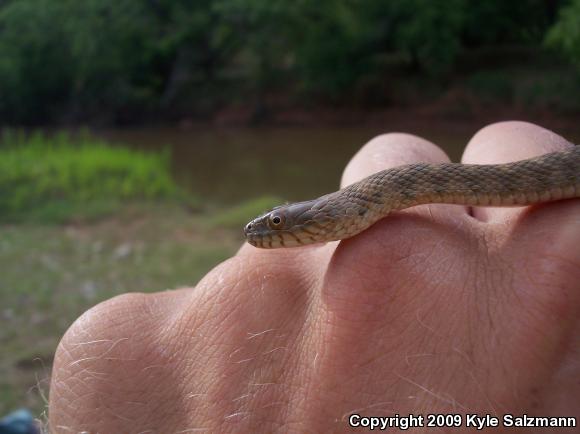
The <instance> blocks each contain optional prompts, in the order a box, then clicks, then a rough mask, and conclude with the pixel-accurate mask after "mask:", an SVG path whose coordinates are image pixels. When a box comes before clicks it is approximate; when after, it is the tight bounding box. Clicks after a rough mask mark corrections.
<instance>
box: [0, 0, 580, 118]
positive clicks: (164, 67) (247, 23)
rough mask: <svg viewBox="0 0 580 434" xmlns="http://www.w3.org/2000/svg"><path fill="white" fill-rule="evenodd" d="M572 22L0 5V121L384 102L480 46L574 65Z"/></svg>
mask: <svg viewBox="0 0 580 434" xmlns="http://www.w3.org/2000/svg"><path fill="white" fill-rule="evenodd" d="M579 17H580V0H556V1H550V2H546V1H544V0H522V1H519V2H506V1H503V0H489V1H485V2H468V1H467V0H450V1H445V2H442V1H428V0H388V1H387V0H359V1H356V2H355V1H342V0H320V1H317V2H309V1H288V0H216V1H212V2H190V1H186V0H156V1H151V2H143V1H140V0H84V1H76V0H4V1H2V2H0V52H2V56H1V58H0V95H2V98H1V99H0V116H1V117H2V118H3V119H4V120H5V121H7V122H11V123H13V124H26V123H28V124H39V123H44V124H46V123H54V122H57V123H71V122H73V123H78V122H84V121H92V122H101V123H110V122H117V123H119V122H137V121H140V120H143V119H146V118H147V117H152V116H159V115H162V116H164V117H165V118H171V117H173V116H181V115H183V114H187V115H201V116H207V115H209V114H211V113H212V112H214V111H215V110H216V109H217V108H219V107H221V106H223V105H224V104H231V103H232V102H234V103H235V101H236V100H237V101H245V102H247V101H250V102H251V103H252V104H253V105H254V106H255V107H256V108H257V109H258V111H259V109H260V107H263V105H264V104H265V102H266V100H267V96H268V95H271V94H272V92H278V93H282V94H284V95H286V94H288V95H289V96H291V98H294V99H296V100H298V101H303V102H305V101H314V102H316V101H318V102H325V101H326V102H328V101H333V102H345V101H352V98H353V96H355V97H356V96H357V95H359V94H360V93H361V92H362V97H359V99H357V101H361V102H362V103H369V102H376V101H375V100H377V99H378V100H379V102H380V103H385V102H388V100H389V95H390V92H391V91H392V90H393V88H395V87H397V84H398V83H399V81H398V80H401V79H403V80H404V79H405V78H406V77H410V78H411V79H413V80H416V79H417V77H420V78H421V81H422V82H426V81H431V82H434V83H436V84H437V85H438V86H440V87H441V86H445V85H446V83H448V82H449V79H451V78H453V79H456V78H457V77H458V76H459V75H461V74H463V73H464V72H465V64H464V63H463V62H464V60H465V56H469V55H472V54H474V53H478V52H480V51H481V50H492V51H494V50H495V51H497V52H501V50H505V49H510V48H513V47H520V48H522V49H526V50H528V51H527V52H530V50H531V52H533V53H534V55H533V57H534V58H535V59H536V60H535V61H539V60H541V59H542V58H543V57H545V56H548V57H549V50H554V51H556V52H559V53H560V54H561V55H562V59H563V61H564V64H563V65H562V68H564V69H566V68H568V66H566V65H570V67H569V68H570V69H571V68H572V65H575V67H576V68H578V69H580V58H579V57H578V56H579V54H578V53H580V37H579V36H578V27H579V20H580V18H579ZM545 42H546V43H545ZM472 57H473V56H472ZM475 58H478V56H477V55H475ZM522 59H523V58H522V57H521V56H520V55H518V54H517V53H515V52H514V55H512V56H510V61H511V62H512V63H514V62H515V63H517V62H519V61H522ZM479 62H480V63H479V64H478V65H476V66H477V67H476V68H475V69H480V68H481V67H487V66H488V64H489V62H487V61H484V60H480V61H479ZM546 63H548V64H553V59H551V60H550V61H548V62H546ZM385 83H386V84H385ZM366 88H370V89H372V91H366V93H365V89H366ZM377 93H378V94H379V95H378V96H377ZM579 96H580V90H576V93H575V95H574V97H576V99H578V97H579Z"/></svg>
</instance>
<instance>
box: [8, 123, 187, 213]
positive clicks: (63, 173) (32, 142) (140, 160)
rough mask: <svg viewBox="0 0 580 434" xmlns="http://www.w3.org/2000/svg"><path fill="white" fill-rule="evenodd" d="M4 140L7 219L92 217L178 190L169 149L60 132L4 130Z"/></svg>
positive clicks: (164, 196)
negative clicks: (149, 150) (117, 143)
mask: <svg viewBox="0 0 580 434" xmlns="http://www.w3.org/2000/svg"><path fill="white" fill-rule="evenodd" d="M2 144H3V147H1V148H0V218H1V219H2V220H5V221H6V220H9V221H15V220H16V221H19V220H23V219H30V218H38V217H41V218H44V219H46V218H53V219H63V218H70V217H72V216H75V215H76V214H81V215H83V216H91V215H94V214H101V213H103V212H105V211H108V210H111V209H112V208H114V207H115V205H116V204H118V203H119V202H121V201H127V200H151V199H160V198H161V199H163V198H165V199H167V198H175V197H177V196H178V194H180V193H179V189H178V187H177V186H176V185H175V183H174V181H173V180H172V178H171V176H170V172H169V154H168V153H164V154H162V155H159V154H152V153H149V154H147V153H143V152H139V151H136V150H132V149H129V148H126V147H120V146H115V147H112V146H110V145H107V144H106V143H104V142H101V141H98V140H96V139H93V138H90V137H88V136H86V135H81V136H79V137H77V138H72V137H70V136H68V135H66V134H62V133H61V134H56V135H55V136H53V137H48V136H46V135H43V134H41V133H35V134H32V135H30V136H26V135H24V134H21V133H7V134H5V135H4V137H3V140H2Z"/></svg>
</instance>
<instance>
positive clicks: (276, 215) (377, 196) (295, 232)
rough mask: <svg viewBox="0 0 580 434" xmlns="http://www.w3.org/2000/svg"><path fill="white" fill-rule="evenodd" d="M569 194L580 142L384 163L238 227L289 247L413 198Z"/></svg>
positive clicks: (454, 200) (367, 221)
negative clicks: (518, 155) (479, 158)
mask: <svg viewBox="0 0 580 434" xmlns="http://www.w3.org/2000/svg"><path fill="white" fill-rule="evenodd" d="M573 197H580V146H574V147H573V148H571V149H569V150H566V151H563V152H554V153H551V154H545V155H542V156H540V157H536V158H531V159H529V160H522V161H516V162H513V163H506V164H490V165H475V164H458V163H440V164H427V163H416V164H409V165H405V166H400V167H395V168H392V169H387V170H383V171H381V172H377V173H375V174H373V175H371V176H369V177H367V178H365V179H363V180H361V181H359V182H357V183H354V184H351V185H349V186H348V187H345V188H343V189H342V190H339V191H337V192H334V193H330V194H327V195H325V196H322V197H319V198H318V199H314V200H308V201H305V202H298V203H293V204H288V205H283V206H279V207H276V208H274V209H272V210H271V211H269V212H267V213H265V214H263V215H261V216H259V217H257V218H255V219H254V220H252V221H251V222H250V223H248V224H247V225H246V227H245V228H244V233H245V235H246V240H247V241H248V242H249V243H250V244H252V245H253V246H256V247H261V248H278V247H295V246H301V245H305V244H312V243H321V242H327V241H334V240H342V239H345V238H349V237H352V236H354V235H356V234H358V233H359V232H361V231H363V230H365V229H366V228H368V227H369V226H371V225H373V224H374V223H376V222H377V221H378V220H380V219H382V218H383V217H386V216H387V215H388V214H389V213H390V212H391V211H394V210H400V209H404V208H409V207H412V206H415V205H420V204H427V203H447V204H456V205H471V206H520V205H531V204H534V203H540V202H548V201H553V200H559V199H568V198H573Z"/></svg>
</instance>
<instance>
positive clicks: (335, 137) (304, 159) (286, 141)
mask: <svg viewBox="0 0 580 434" xmlns="http://www.w3.org/2000/svg"><path fill="white" fill-rule="evenodd" d="M386 131H401V128H397V126H392V127H390V128H389V127H386V128H381V127H377V126H365V127H358V126H357V127H354V126H344V127H322V128H312V127H300V128H298V127H288V128H280V127H277V128H265V127H259V128H217V127H211V128H201V127H197V128H190V129H179V128H176V127H172V128H160V127H155V128H139V129H123V130H114V131H105V132H103V133H101V134H100V135H101V136H103V137H105V138H107V139H109V140H113V141H116V142H122V143H126V144H128V145H131V146H134V147H138V148H140V149H160V148H163V147H169V148H170V149H171V155H172V165H173V169H174V172H175V174H176V177H177V179H178V180H179V182H180V183H181V184H182V185H184V186H185V187H186V188H188V189H189V190H191V191H192V192H193V193H194V194H196V195H197V196H199V197H201V198H202V199H203V200H204V201H205V202H206V203H209V204H215V205H234V204H237V203H241V202H243V201H245V200H248V199H251V198H255V197H258V196H263V195H273V196H276V197H279V198H281V199H283V200H288V201H296V200H304V199H310V198H313V197H316V196H319V195H322V194H325V193H328V192H331V191H334V190H336V188H337V186H338V183H339V181H340V177H341V174H342V170H343V169H344V167H345V165H346V164H347V162H348V161H349V159H350V158H351V157H352V156H353V155H354V154H355V153H356V152H357V151H358V149H360V147H361V146H362V145H364V144H365V143H366V142H367V141H369V140H370V139H371V138H373V137H375V136H376V135H378V134H381V133H384V132H386ZM404 131H406V132H410V133H413V134H417V135H420V136H422V137H424V138H426V139H428V140H430V141H432V142H434V143H436V144H437V145H439V146H440V147H441V148H443V149H444V150H445V151H446V152H447V154H448V155H449V156H450V157H451V159H452V160H454V161H458V160H459V158H460V156H461V153H462V151H463V149H464V147H465V145H466V143H467V142H468V141H469V138H470V137H471V136H472V135H473V134H474V133H475V132H476V131H477V128H476V127H473V125H462V124H457V123H454V124H453V127H449V126H448V125H443V124H442V125H440V126H438V125H433V124H430V125H427V126H421V125H408V126H406V127H405V129H404ZM559 132H560V133H562V134H564V132H562V131H559ZM566 137H567V138H568V139H570V140H572V139H574V138H575V139H580V131H576V132H572V133H570V132H568V134H567V135H566Z"/></svg>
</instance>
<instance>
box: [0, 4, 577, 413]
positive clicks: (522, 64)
mask: <svg viewBox="0 0 580 434" xmlns="http://www.w3.org/2000/svg"><path fill="white" fill-rule="evenodd" d="M579 115H580V0H520V1H517V2H506V1H503V0H486V1H484V2H483V1H482V2H471V1H468V0H446V1H429V0H388V1H387V0H356V1H354V0H319V1H316V2H312V1H303V0H294V1H290V0H213V1H211V2H199V1H186V0H83V1H78V0H0V128H1V131H2V136H1V140H0V351H1V356H0V418H1V417H2V415H4V414H7V413H9V412H10V411H12V410H14V409H16V408H19V407H27V408H29V409H31V410H32V412H33V414H34V415H35V416H37V417H40V418H41V419H42V418H43V417H44V416H43V413H44V411H45V405H46V400H45V397H46V395H47V393H48V384H49V380H50V369H51V362H52V355H53V352H54V350H55V348H56V345H57V343H58V340H59V338H60V336H62V334H63V333H64V332H65V330H66V329H67V327H68V326H69V325H70V324H71V323H72V321H74V319H76V318H77V317H78V316H79V315H80V314H82V313H83V312H84V311H85V310H86V309H88V308H90V307H91V306H93V305H95V304H96V303H98V302H99V301H102V300H104V299H107V298H110V297H112V296H114V295H116V294H121V293H125V292H129V291H160V290H164V289H171V288H175V287H179V286H182V285H188V286H192V285H195V283H196V282H197V281H198V280H199V279H200V278H201V277H202V276H203V275H204V274H205V273H206V272H207V271H209V270H210V269H211V268H212V267H213V266H214V265H216V264H217V263H218V262H220V261H222V260H224V259H226V258H227V257H229V256H231V255H232V254H233V253H234V252H235V251H236V250H237V248H238V247H239V245H240V243H241V242H242V234H241V228H242V226H243V224H244V223H245V222H246V221H247V220H248V219H249V218H250V217H253V216H254V215H256V214H258V213H259V212H262V211H264V210H266V209H267V208H269V207H271V206H273V205H275V204H279V203H280V202H283V201H286V200H300V199H309V198H312V197H315V196H317V195H320V194H323V193H326V192H330V191H333V190H335V189H336V187H337V185H338V181H339V179H340V175H341V171H342V169H343V168H344V166H345V164H346V163H347V161H348V160H349V158H350V157H351V156H352V155H353V154H354V153H355V152H356V151H357V150H358V149H359V148H360V146H362V145H363V144H364V143H365V142H366V141H368V140H369V139H371V138H372V137H373V136H375V135H377V134H380V133H383V132H388V131H407V132H410V133H414V134H418V135H422V136H423V137H425V138H427V139H429V140H431V141H433V142H435V143H437V144H439V145H440V146H442V147H443V148H444V149H445V150H446V151H447V152H448V153H449V155H450V156H451V157H452V158H453V159H454V160H457V159H458V158H459V157H460V155H461V151H462V149H463V147H464V146H465V143H466V142H467V141H468V140H469V137H470V136H471V135H473V134H474V133H475V132H476V131H477V130H478V129H479V128H481V127H482V126H484V125H485V124H487V123H490V122H494V121H499V120H507V119H521V120H527V121H532V122H537V123H539V124H541V125H543V126H545V127H548V128H551V129H554V130H555V131H556V132H558V133H560V134H563V135H564V136H565V137H567V138H568V139H570V140H572V141H580V122H579V120H580V116H579Z"/></svg>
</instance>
